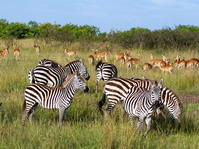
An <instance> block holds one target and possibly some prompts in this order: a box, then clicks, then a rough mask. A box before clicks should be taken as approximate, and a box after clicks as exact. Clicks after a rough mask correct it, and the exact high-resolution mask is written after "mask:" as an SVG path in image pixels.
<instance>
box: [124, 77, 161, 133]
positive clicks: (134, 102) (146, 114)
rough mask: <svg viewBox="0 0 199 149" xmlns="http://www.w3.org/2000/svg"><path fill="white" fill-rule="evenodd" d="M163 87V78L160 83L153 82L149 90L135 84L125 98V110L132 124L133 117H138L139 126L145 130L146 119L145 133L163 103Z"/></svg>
mask: <svg viewBox="0 0 199 149" xmlns="http://www.w3.org/2000/svg"><path fill="white" fill-rule="evenodd" d="M161 88H162V80H160V82H159V83H158V84H156V83H153V84H152V85H151V88H150V90H149V91H147V90H145V89H143V88H141V87H140V86H133V87H132V88H130V89H129V93H128V95H127V97H126V99H125V100H124V110H125V112H127V113H128V114H129V118H130V121H131V125H133V117H138V119H139V120H138V123H137V128H140V129H141V130H143V123H144V121H145V123H146V125H147V130H146V132H145V135H146V134H147V133H148V132H149V130H150V126H151V121H152V115H153V114H154V113H155V112H156V109H157V108H159V107H161V106H162V104H163V103H162V101H161Z"/></svg>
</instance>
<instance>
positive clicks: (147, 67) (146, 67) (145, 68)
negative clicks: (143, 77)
mask: <svg viewBox="0 0 199 149" xmlns="http://www.w3.org/2000/svg"><path fill="white" fill-rule="evenodd" d="M152 67H153V65H151V64H149V63H144V64H143V70H149V69H152Z"/></svg>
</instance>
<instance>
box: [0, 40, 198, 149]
mask: <svg viewBox="0 0 199 149" xmlns="http://www.w3.org/2000/svg"><path fill="white" fill-rule="evenodd" d="M20 45H21V47H20V49H21V55H20V60H19V61H15V60H14V56H13V55H12V54H13V53H12V51H10V55H8V56H7V57H6V58H5V59H1V60H0V62H1V65H0V69H1V71H0V78H1V79H0V101H1V102H2V103H3V105H2V106H1V107H0V138H1V139H0V148H1V149H4V148H5V149H8V148H17V149H18V148H19V149H23V148H24V149H25V148H28V149H32V148H42V149H43V148H47V149H49V148H52V149H53V148H55V149H57V148H64V149H65V148H70V149H71V148H81V149H82V148H85V149H106V148H107V149H109V148H120V149H126V148H130V149H132V148H136V149H137V148H138V149H143V148H144V149H148V148H153V149H154V148H164V149H167V148H168V149H170V148H176V149H182V148H185V149H186V148H199V142H198V140H199V135H198V132H199V115H198V112H199V110H198V109H199V105H197V104H184V111H183V115H182V118H181V122H180V124H179V125H177V124H176V125H174V124H173V123H172V122H170V121H169V120H168V119H165V118H163V117H162V116H160V117H159V118H156V119H155V120H154V121H153V124H152V130H151V131H150V132H149V134H148V135H147V136H146V137H143V136H141V135H140V133H139V132H137V131H136V122H137V120H135V123H134V126H130V122H129V119H128V116H127V115H125V114H124V113H123V110H122V105H121V104H118V105H117V106H116V107H115V109H114V110H113V112H112V114H111V115H110V116H109V124H108V125H106V124H105V123H104V118H103V116H102V115H100V113H99V112H98V110H97V108H96V102H97V101H99V100H100V99H101V96H102V85H103V82H100V86H99V93H98V95H97V96H96V95H95V71H94V67H93V66H89V65H88V62H87V56H88V55H90V54H92V52H91V51H89V49H88V51H87V52H85V51H78V58H81V59H83V60H84V62H85V64H86V65H87V66H88V71H89V73H90V75H91V78H90V80H89V81H87V84H88V86H89V88H90V91H89V93H87V94H84V93H83V92H81V91H78V92H77V94H75V97H74V101H73V103H72V105H71V107H70V108H69V109H68V111H67V112H66V115H65V120H64V124H63V127H62V128H59V127H58V125H57V118H58V110H47V109H43V108H41V107H38V108H37V109H36V111H35V113H34V115H33V124H32V125H31V124H29V123H28V122H27V123H26V125H25V127H22V126H21V120H22V103H23V96H24V90H25V88H26V87H27V85H28V84H29V82H28V78H27V74H28V71H29V70H30V69H31V68H32V67H34V66H35V65H37V63H38V62H39V60H41V59H43V58H49V59H52V60H54V61H56V62H58V63H60V64H62V65H63V66H64V65H65V64H67V63H69V62H70V61H72V60H74V59H70V60H69V59H67V57H66V56H65V55H64V54H63V49H62V48H60V47H59V48H55V47H44V46H42V48H43V49H42V52H41V54H40V56H39V57H38V56H37V55H36V53H35V51H34V49H33V48H32V46H31V41H26V40H23V41H21V43H20ZM75 46H77V45H74V47H75ZM76 48H77V49H78V46H77V47H76ZM118 50H119V48H118ZM157 51H158V50H157ZM139 53H141V54H143V56H144V59H143V62H145V61H147V60H148V56H149V55H150V53H153V54H154V57H156V58H161V54H165V55H166V56H168V57H169V58H171V59H172V60H173V59H174V58H175V56H176V55H177V54H180V55H182V56H186V55H188V56H189V57H187V59H188V58H190V57H198V53H195V54H192V53H191V54H189V53H187V52H179V51H177V50H176V51H168V52H165V53H163V52H162V51H159V52H158V53H155V52H154V51H143V50H140V49H137V50H133V52H132V56H135V57H136V56H137V54H139ZM113 54H114V52H113ZM113 57H114V56H113V55H112V56H111V62H113ZM116 65H117V67H118V71H119V76H122V77H128V78H129V77H141V76H142V75H144V76H145V77H147V78H150V79H157V80H160V79H161V78H163V79H164V84H165V85H166V86H167V87H169V88H170V89H172V90H173V91H174V92H175V93H176V94H177V95H181V94H198V93H199V86H198V84H199V77H198V76H199V70H198V69H194V70H191V69H187V70H176V69H175V70H174V72H173V73H172V74H167V73H162V72H160V70H159V69H158V68H155V69H153V70H152V71H147V72H143V71H142V69H141V68H140V67H138V68H135V67H133V68H132V69H131V70H129V71H128V73H127V69H126V68H125V67H124V66H121V65H120V64H118V63H117V64H116ZM190 100H191V99H190ZM104 109H105V107H104Z"/></svg>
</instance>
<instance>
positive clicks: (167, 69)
mask: <svg viewBox="0 0 199 149" xmlns="http://www.w3.org/2000/svg"><path fill="white" fill-rule="evenodd" d="M173 67H174V65H173V64H170V65H164V66H161V65H160V70H161V71H162V72H169V73H171V71H172V70H173Z"/></svg>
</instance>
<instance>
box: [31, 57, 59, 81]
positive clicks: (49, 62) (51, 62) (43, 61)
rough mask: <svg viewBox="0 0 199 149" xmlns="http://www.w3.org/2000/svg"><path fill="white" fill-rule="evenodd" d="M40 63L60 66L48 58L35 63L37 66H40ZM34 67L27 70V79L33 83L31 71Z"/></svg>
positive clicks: (54, 66)
mask: <svg viewBox="0 0 199 149" xmlns="http://www.w3.org/2000/svg"><path fill="white" fill-rule="evenodd" d="M41 65H42V66H47V67H53V68H57V67H62V66H61V65H60V64H58V63H57V62H54V61H52V60H49V59H42V60H40V61H39V63H38V64H37V66H41ZM34 68H35V67H34ZM34 68H32V69H30V71H29V72H28V80H30V83H33V78H32V72H33V71H34Z"/></svg>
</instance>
